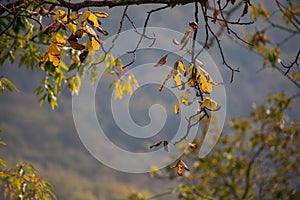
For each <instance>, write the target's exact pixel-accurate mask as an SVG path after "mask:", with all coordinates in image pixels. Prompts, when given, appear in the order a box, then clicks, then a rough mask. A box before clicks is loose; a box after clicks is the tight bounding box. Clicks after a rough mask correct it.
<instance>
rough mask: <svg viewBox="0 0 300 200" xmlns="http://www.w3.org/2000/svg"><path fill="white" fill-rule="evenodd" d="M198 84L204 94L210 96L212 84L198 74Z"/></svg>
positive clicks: (202, 75)
mask: <svg viewBox="0 0 300 200" xmlns="http://www.w3.org/2000/svg"><path fill="white" fill-rule="evenodd" d="M199 82H200V86H201V89H202V91H203V92H204V93H207V94H210V93H211V92H212V89H213V88H212V84H211V83H210V82H209V81H208V80H207V78H206V77H205V75H204V74H200V77H199Z"/></svg>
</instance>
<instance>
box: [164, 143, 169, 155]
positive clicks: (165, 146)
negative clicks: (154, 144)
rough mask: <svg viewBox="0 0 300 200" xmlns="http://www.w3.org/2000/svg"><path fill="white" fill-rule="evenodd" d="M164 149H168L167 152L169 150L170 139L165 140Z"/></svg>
mask: <svg viewBox="0 0 300 200" xmlns="http://www.w3.org/2000/svg"><path fill="white" fill-rule="evenodd" d="M164 150H165V151H166V152H169V142H168V141H166V140H165V141H164Z"/></svg>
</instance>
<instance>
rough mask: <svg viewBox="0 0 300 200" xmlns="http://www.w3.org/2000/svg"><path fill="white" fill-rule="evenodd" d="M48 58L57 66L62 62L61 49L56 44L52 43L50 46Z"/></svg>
mask: <svg viewBox="0 0 300 200" xmlns="http://www.w3.org/2000/svg"><path fill="white" fill-rule="evenodd" d="M48 59H49V61H50V62H52V64H53V65H54V66H55V67H57V66H58V65H59V63H60V49H59V48H58V46H57V45H56V44H53V43H51V44H50V46H49V47H48Z"/></svg>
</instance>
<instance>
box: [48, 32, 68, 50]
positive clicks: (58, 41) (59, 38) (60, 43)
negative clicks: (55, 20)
mask: <svg viewBox="0 0 300 200" xmlns="http://www.w3.org/2000/svg"><path fill="white" fill-rule="evenodd" d="M51 42H52V43H54V44H56V45H57V46H58V47H63V46H65V45H66V40H65V39H64V38H63V37H62V36H60V35H59V34H56V35H54V36H53V37H52V39H51Z"/></svg>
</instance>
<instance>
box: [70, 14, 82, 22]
mask: <svg viewBox="0 0 300 200" xmlns="http://www.w3.org/2000/svg"><path fill="white" fill-rule="evenodd" d="M81 15H82V12H79V13H76V12H73V13H72V14H71V16H70V20H71V21H74V20H76V19H78V18H79V17H80V16H81Z"/></svg>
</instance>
